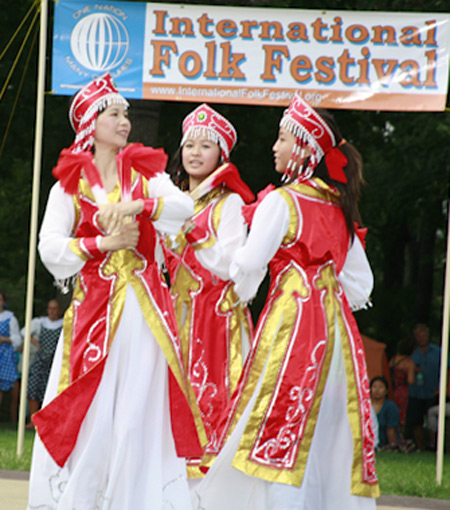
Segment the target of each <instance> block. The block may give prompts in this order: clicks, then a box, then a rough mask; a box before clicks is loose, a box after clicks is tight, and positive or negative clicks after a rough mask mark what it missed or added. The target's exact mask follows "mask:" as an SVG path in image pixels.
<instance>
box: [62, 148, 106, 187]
mask: <svg viewBox="0 0 450 510" xmlns="http://www.w3.org/2000/svg"><path fill="white" fill-rule="evenodd" d="M83 170H85V173H89V174H91V175H98V172H97V169H96V168H95V165H94V161H93V158H92V153H91V152H90V151H85V152H79V153H77V154H75V153H74V152H72V150H71V149H63V150H62V151H61V153H60V155H59V159H58V163H57V164H56V166H55V167H54V168H53V171H52V174H53V176H54V177H55V178H56V179H58V181H59V182H60V183H61V186H62V188H63V189H64V191H65V192H66V193H69V194H71V195H73V194H75V193H76V192H77V191H78V183H79V181H80V177H81V172H82V171H83Z"/></svg>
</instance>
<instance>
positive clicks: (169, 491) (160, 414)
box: [28, 286, 192, 510]
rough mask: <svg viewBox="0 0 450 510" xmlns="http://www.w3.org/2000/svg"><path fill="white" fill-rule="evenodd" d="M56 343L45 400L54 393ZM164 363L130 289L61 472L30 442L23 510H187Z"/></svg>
mask: <svg viewBox="0 0 450 510" xmlns="http://www.w3.org/2000/svg"><path fill="white" fill-rule="evenodd" d="M62 347H63V341H62V338H60V341H59V344H58V349H57V351H56V354H55V359H54V362H53V367H52V371H51V375H50V380H49V384H48V387H47V392H46V397H45V401H46V402H48V401H50V400H51V399H52V398H54V396H55V395H56V393H57V386H58V381H59V373H60V369H61V361H62ZM167 370H168V369H167V362H166V359H165V357H164V355H163V353H162V351H161V349H160V347H159V346H158V344H157V342H156V340H155V338H154V336H153V334H152V333H151V331H150V329H149V327H148V326H147V323H146V322H145V320H144V317H143V315H142V313H141V309H140V306H139V303H138V300H137V297H136V294H135V292H134V290H133V289H132V288H131V287H130V286H129V287H128V289H127V295H126V302H125V307H124V310H123V314H122V318H121V320H120V324H119V327H118V330H117V334H116V337H115V338H114V341H113V344H112V346H111V349H110V353H109V356H108V359H107V361H106V364H105V368H104V373H103V377H102V380H101V383H100V385H99V387H98V390H97V392H96V395H95V397H94V399H93V401H92V405H91V407H90V408H89V411H88V413H87V415H86V417H85V420H84V422H83V424H82V427H81V430H80V434H79V436H78V440H77V443H76V446H75V449H74V450H73V452H72V454H71V455H70V457H69V459H68V461H67V463H66V464H65V466H64V467H63V468H62V469H61V468H60V467H59V466H58V465H57V464H56V463H55V462H54V461H53V459H52V458H51V457H50V456H49V454H48V453H47V450H46V449H45V447H44V446H43V444H42V442H41V441H40V440H39V438H38V437H37V436H36V440H35V444H34V451H33V461H32V466H31V476H30V493H29V502H28V510H190V509H191V508H192V507H191V503H190V498H189V489H188V484H187V479H186V469H185V461H184V459H182V458H178V457H177V456H176V452H175V445H174V441H173V436H172V431H171V425H170V413H169V400H168V382H167Z"/></svg>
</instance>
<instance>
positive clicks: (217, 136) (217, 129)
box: [181, 104, 237, 161]
mask: <svg viewBox="0 0 450 510" xmlns="http://www.w3.org/2000/svg"><path fill="white" fill-rule="evenodd" d="M201 134H205V135H206V136H207V138H208V140H211V141H212V142H215V143H217V144H218V145H219V147H220V150H221V153H222V157H223V160H224V161H228V160H229V159H230V152H231V150H232V149H233V147H234V145H235V144H236V141H237V133H236V130H235V129H234V126H233V124H231V122H230V121H229V120H228V119H226V118H225V117H224V116H223V115H221V114H220V113H218V112H216V110H214V109H213V108H211V107H210V106H208V105H207V104H202V105H200V106H199V107H197V108H196V109H195V110H194V111H192V112H191V113H190V114H189V115H187V116H186V118H185V119H184V121H183V138H182V140H181V146H183V145H184V143H185V142H186V140H187V139H188V138H189V137H192V138H197V137H198V136H200V135H201Z"/></svg>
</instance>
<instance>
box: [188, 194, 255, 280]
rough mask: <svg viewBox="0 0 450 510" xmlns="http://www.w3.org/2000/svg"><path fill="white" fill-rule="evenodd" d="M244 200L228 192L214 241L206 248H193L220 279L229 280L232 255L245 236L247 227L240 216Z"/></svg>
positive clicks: (200, 259)
mask: <svg viewBox="0 0 450 510" xmlns="http://www.w3.org/2000/svg"><path fill="white" fill-rule="evenodd" d="M243 205H244V201H243V200H242V198H241V197H240V195H238V194H237V193H232V194H230V195H229V196H228V197H227V198H226V199H225V203H224V204H223V208H222V213H221V217H220V223H219V227H218V229H217V238H216V242H215V243H214V244H213V245H212V246H209V247H208V248H202V249H198V250H195V255H196V257H197V259H198V261H199V262H200V264H202V266H204V267H205V268H206V269H208V271H210V272H211V273H213V274H215V275H217V276H218V277H219V278H220V279H222V280H225V281H226V280H230V264H231V261H232V259H233V255H234V253H235V252H236V250H237V249H238V248H240V247H241V246H242V245H243V244H244V243H245V240H246V238H247V227H246V225H245V222H244V217H243V216H242V206H243Z"/></svg>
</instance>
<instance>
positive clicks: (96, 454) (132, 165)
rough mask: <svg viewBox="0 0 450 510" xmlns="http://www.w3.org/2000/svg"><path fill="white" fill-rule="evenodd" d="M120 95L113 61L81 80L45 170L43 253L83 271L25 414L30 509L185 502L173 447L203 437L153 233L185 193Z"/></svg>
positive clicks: (164, 228) (178, 212)
mask: <svg viewBox="0 0 450 510" xmlns="http://www.w3.org/2000/svg"><path fill="white" fill-rule="evenodd" d="M127 108H128V103H127V101H126V100H125V99H124V98H123V97H122V96H121V95H120V94H119V93H118V90H117V89H116V87H115V86H114V84H113V82H112V80H111V77H110V75H108V74H106V75H103V76H102V77H100V78H98V79H95V80H93V81H92V82H91V83H89V84H88V85H86V86H85V87H84V88H83V89H81V90H80V92H78V94H77V95H76V96H75V98H74V100H73V102H72V105H71V108H70V111H69V117H70V120H71V123H72V126H73V127H74V129H75V131H76V138H75V141H74V143H73V145H72V146H71V148H70V149H65V150H63V151H62V153H61V156H60V159H59V161H58V165H57V166H56V167H55V169H54V172H53V173H54V175H55V177H56V178H57V179H58V180H59V182H57V183H56V184H55V185H54V187H53V188H52V190H51V192H50V196H49V200H48V203H47V208H46V212H45V217H44V220H43V224H42V228H41V232H40V242H39V252H40V255H41V258H42V260H43V262H44V264H45V265H46V266H47V268H48V269H49V270H50V271H51V272H52V274H53V275H54V276H55V278H56V279H61V280H64V279H67V278H71V277H73V276H74V275H77V276H76V279H75V287H74V290H73V299H72V302H71V305H70V307H69V308H68V310H67V312H66V313H65V316H64V325H63V334H62V336H61V338H60V341H59V344H58V348H57V351H56V354H55V358H54V362H53V366H52V371H51V374H50V379H49V383H48V387H47V391H46V395H45V399H44V405H43V408H42V409H41V410H40V411H39V412H38V413H36V414H35V415H34V417H33V422H34V424H35V426H36V428H37V433H38V436H39V438H37V439H36V443H35V446H34V453H33V462H32V467H31V479H30V497H29V503H28V509H29V510H35V509H38V508H51V509H57V510H59V509H61V510H62V509H64V510H66V509H69V508H70V509H71V510H72V509H73V510H86V509H94V508H102V509H108V510H124V509H131V508H135V509H144V508H152V509H156V510H162V509H163V508H173V509H177V510H178V509H180V510H184V509H189V508H190V503H189V502H188V499H187V494H188V488H187V487H188V486H187V480H186V476H185V461H184V459H181V458H178V457H177V452H178V453H179V454H181V455H183V456H186V455H198V453H199V452H201V451H202V444H200V442H199V439H198V435H197V431H196V427H195V424H194V419H193V417H192V414H191V412H190V410H189V404H188V399H190V400H191V405H192V407H193V408H195V395H194V394H193V392H192V390H191V391H190V390H189V385H188V384H186V378H185V376H184V371H183V369H182V366H181V364H180V363H179V359H178V352H179V348H180V346H179V341H178V337H177V332H176V322H175V317H174V314H173V308H172V303H171V298H170V293H169V290H168V288H167V286H166V284H165V282H164V280H163V278H162V274H161V271H160V267H159V265H158V262H157V256H158V253H157V247H158V246H159V245H158V234H157V232H163V233H165V234H166V233H169V234H170V233H175V232H177V231H178V229H179V228H180V226H181V225H182V223H183V222H184V221H185V220H186V218H188V217H190V216H191V215H192V212H193V203H192V200H191V199H190V198H189V197H188V196H186V195H184V194H183V193H181V192H180V190H179V189H178V188H176V186H174V185H173V184H172V182H171V181H170V177H169V176H168V174H165V173H164V172H163V171H162V170H163V169H164V168H165V165H166V162H167V158H166V155H165V154H164V152H163V151H162V150H161V149H157V150H155V149H151V148H145V147H143V146H142V145H140V144H132V145H129V146H127V147H125V145H126V143H127V138H128V134H129V132H130V128H131V124H130V121H129V119H128V114H127ZM169 393H170V400H169ZM170 411H172V412H175V413H176V419H173V420H172V422H171V421H170ZM197 414H198V413H197ZM197 424H198V425H199V427H200V430H201V429H202V425H201V421H200V420H197ZM203 439H205V438H203ZM176 450H177V451H176Z"/></svg>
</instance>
